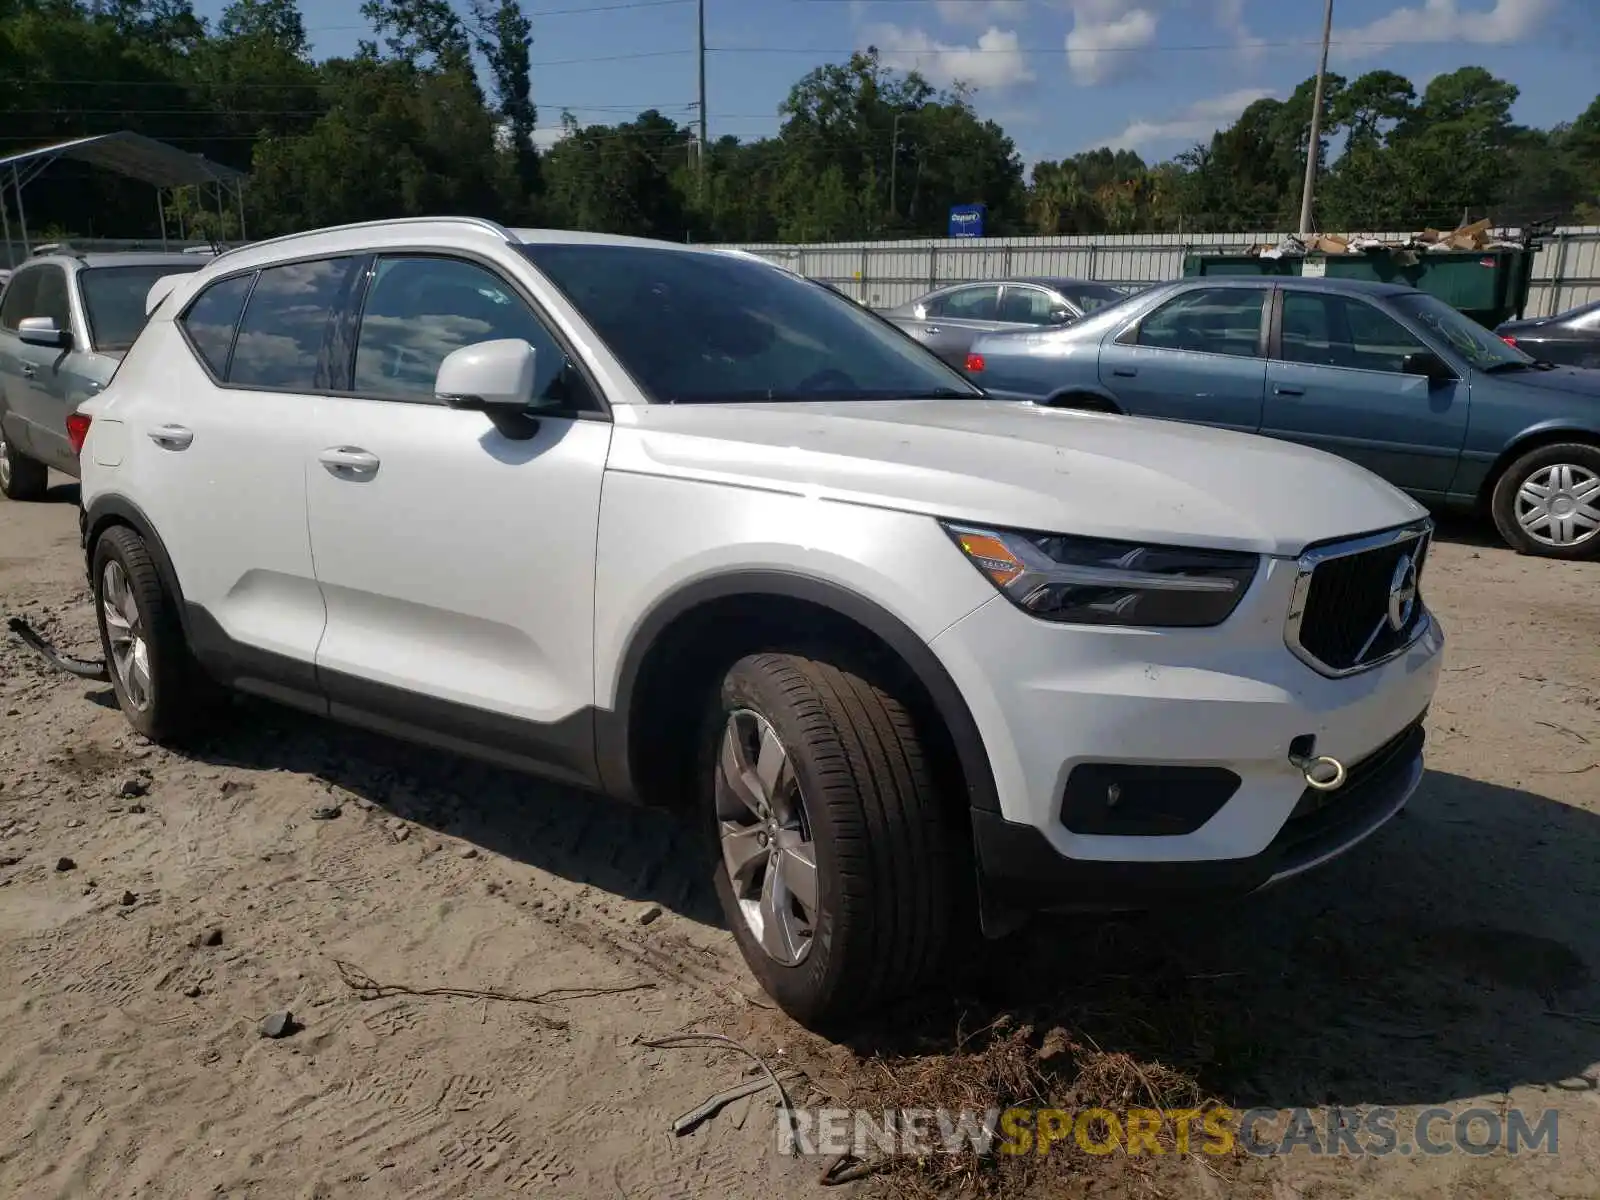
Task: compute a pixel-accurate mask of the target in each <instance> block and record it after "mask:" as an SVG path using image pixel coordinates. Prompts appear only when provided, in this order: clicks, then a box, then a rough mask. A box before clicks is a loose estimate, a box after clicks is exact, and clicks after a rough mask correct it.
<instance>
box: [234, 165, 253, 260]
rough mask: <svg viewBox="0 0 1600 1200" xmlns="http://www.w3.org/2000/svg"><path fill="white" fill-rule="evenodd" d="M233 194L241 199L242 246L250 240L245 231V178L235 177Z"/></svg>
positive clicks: (240, 236)
mask: <svg viewBox="0 0 1600 1200" xmlns="http://www.w3.org/2000/svg"><path fill="white" fill-rule="evenodd" d="M233 195H234V198H235V199H237V200H238V201H239V244H240V245H241V246H242V245H243V244H244V243H245V242H246V241H248V240H249V239H248V238H246V237H245V232H244V180H243V179H235V180H234V181H233Z"/></svg>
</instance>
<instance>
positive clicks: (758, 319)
mask: <svg viewBox="0 0 1600 1200" xmlns="http://www.w3.org/2000/svg"><path fill="white" fill-rule="evenodd" d="M521 249H522V252H523V254H525V255H527V257H528V258H529V259H530V260H531V261H532V262H533V263H534V265H535V266H537V267H538V268H539V269H540V270H541V271H542V272H543V273H544V274H545V276H546V277H548V278H549V279H550V281H551V282H552V283H554V284H555V286H556V287H558V288H560V289H561V290H562V291H563V292H564V293H565V294H566V295H567V297H568V298H569V299H570V300H571V302H572V303H573V305H574V306H575V307H576V308H577V309H578V311H579V312H580V313H581V314H582V315H583V318H584V320H586V321H587V322H588V323H589V325H590V326H591V327H592V328H593V329H594V330H595V332H596V333H597V334H599V336H600V337H601V338H603V339H604V340H605V342H606V344H607V345H608V346H609V347H610V349H611V351H612V353H613V354H615V355H616V356H617V357H618V359H620V360H621V362H622V364H623V366H625V367H626V368H627V369H628V371H629V373H630V374H631V375H632V376H633V378H634V380H635V381H636V382H637V383H638V385H639V387H640V389H641V390H642V391H643V392H644V393H645V395H646V396H647V397H649V398H650V399H652V400H655V401H659V402H662V403H668V404H672V403H692V402H706V401H741V400H745V401H751V400H835V401H837V400H881V399H893V398H895V397H914V396H929V395H939V396H971V397H974V398H981V397H982V395H983V393H981V392H980V391H978V390H977V389H976V388H975V387H973V386H972V384H970V383H968V382H967V381H966V380H965V379H964V378H963V377H962V376H961V375H960V374H959V373H958V372H956V371H955V370H954V369H953V368H951V367H948V366H946V365H945V364H944V363H942V362H940V361H939V359H938V358H936V357H935V356H934V355H933V354H931V353H930V352H929V351H927V350H926V349H924V348H923V347H921V346H919V345H918V344H917V343H916V342H914V341H912V340H911V339H910V338H908V337H906V336H905V335H904V334H903V333H901V332H900V331H899V330H898V329H896V328H895V327H894V326H892V325H890V324H889V323H888V322H886V321H884V320H883V319H882V318H880V317H877V316H874V315H873V314H872V313H870V312H867V311H866V310H865V309H863V308H862V307H861V306H860V305H859V304H856V303H855V302H854V301H852V300H847V299H846V298H845V297H843V296H840V295H839V294H838V293H836V292H831V291H829V290H828V289H827V288H820V287H817V286H816V285H815V284H812V283H809V282H807V281H806V280H804V279H797V278H795V277H794V276H792V275H789V274H788V273H786V272H784V271H780V270H776V269H774V268H773V267H770V266H768V265H766V264H764V263H756V262H750V261H747V260H745V259H741V258H734V257H733V256H731V255H725V254H714V253H706V252H696V251H690V250H671V249H658V248H655V247H642V246H614V245H613V246H607V245H585V244H581V243H566V244H560V243H551V244H542V245H541V244H534V245H525V246H523V247H522V248H521Z"/></svg>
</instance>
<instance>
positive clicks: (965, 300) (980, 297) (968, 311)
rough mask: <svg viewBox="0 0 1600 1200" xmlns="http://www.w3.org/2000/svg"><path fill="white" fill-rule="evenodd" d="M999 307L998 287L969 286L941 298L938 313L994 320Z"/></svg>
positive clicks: (964, 317)
mask: <svg viewBox="0 0 1600 1200" xmlns="http://www.w3.org/2000/svg"><path fill="white" fill-rule="evenodd" d="M999 307H1000V289H999V288H998V287H969V288H962V289H961V290H960V291H955V292H951V293H950V294H949V295H947V296H945V297H944V298H943V299H942V300H940V301H939V305H938V311H937V314H936V315H938V316H941V317H953V318H955V319H956V320H966V321H992V320H994V319H995V312H996V311H997V310H998V309H999Z"/></svg>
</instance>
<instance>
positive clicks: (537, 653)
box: [307, 255, 611, 782]
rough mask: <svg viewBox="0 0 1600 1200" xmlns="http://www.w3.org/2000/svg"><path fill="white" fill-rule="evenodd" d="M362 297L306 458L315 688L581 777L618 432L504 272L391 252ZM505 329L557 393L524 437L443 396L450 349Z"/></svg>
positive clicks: (397, 721) (358, 714)
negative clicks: (601, 546) (603, 528)
mask: <svg viewBox="0 0 1600 1200" xmlns="http://www.w3.org/2000/svg"><path fill="white" fill-rule="evenodd" d="M366 287H367V292H366V298H365V303H364V307H363V308H362V311H361V315H360V318H359V323H358V325H357V327H356V329H355V330H354V337H353V343H354V353H353V357H352V359H351V361H350V363H349V365H348V370H349V375H348V377H347V379H346V381H345V385H344V391H345V393H346V394H345V395H342V396H337V397H329V398H328V399H326V400H325V401H324V404H323V406H322V408H321V410H320V415H319V418H318V421H317V425H316V446H315V448H314V449H313V450H312V452H311V455H310V461H309V463H308V468H309V477H308V486H307V495H308V500H309V507H310V528H311V543H312V547H313V549H314V551H315V553H316V563H317V581H318V583H319V584H320V585H321V588H322V594H323V596H324V598H325V599H326V602H327V611H328V626H327V631H326V633H325V634H324V635H323V638H322V643H321V645H320V646H319V647H318V650H317V670H318V676H319V680H320V682H321V685H322V687H323V690H324V691H325V693H326V694H327V696H328V698H329V700H330V702H331V703H332V705H333V708H334V710H335V713H336V715H342V716H345V717H347V718H349V719H352V720H356V721H361V722H364V723H367V724H370V725H373V726H375V727H378V728H386V729H392V730H394V731H395V732H400V733H404V734H406V735H408V736H412V737H419V738H422V739H424V740H430V741H433V742H435V743H439V744H444V745H455V746H459V747H461V748H463V749H472V750H475V751H477V752H479V753H483V752H488V753H491V754H498V755H499V756H500V757H503V758H505V759H507V760H508V761H513V762H516V763H518V764H521V765H536V766H539V767H542V768H543V769H545V770H546V771H547V772H549V773H552V774H555V775H557V776H560V777H564V778H570V779H573V780H575V781H580V782H582V781H588V780H590V779H592V778H593V774H594V755H593V743H592V728H591V721H590V708H591V706H592V705H593V703H594V647H593V627H594V566H595V563H594V550H595V537H596V534H597V531H598V526H599V514H600V484H601V478H602V475H603V474H604V471H605V461H606V453H607V450H608V449H609V446H610V442H611V424H610V421H609V420H608V419H605V418H604V416H603V415H602V414H601V413H600V412H599V411H598V406H597V405H596V404H595V402H594V400H593V393H592V392H591V391H589V389H588V385H587V383H586V382H585V381H584V379H583V378H582V376H581V375H580V374H579V372H578V371H577V370H576V368H574V367H573V366H572V365H571V364H570V363H569V362H568V359H567V356H566V354H565V352H564V349H563V347H562V345H561V344H560V343H559V342H558V341H557V339H556V338H555V337H554V336H553V335H552V334H551V333H550V332H549V331H548V329H547V328H546V327H545V325H544V324H543V322H541V320H540V319H539V317H538V316H537V315H536V314H535V312H534V310H533V308H532V306H531V305H530V304H529V303H528V302H527V300H526V299H525V298H524V296H523V294H522V292H521V291H520V289H519V288H518V287H516V286H515V285H514V284H513V283H512V282H511V281H510V280H509V279H508V278H506V277H504V276H502V275H500V274H499V273H498V272H496V271H493V270H490V269H489V268H487V267H485V266H482V265H480V264H478V263H474V262H467V261H464V260H460V259H454V258H448V257H440V256H432V255H401V256H394V257H386V258H379V259H377V260H376V261H375V263H374V264H373V266H372V268H371V270H370V271H369V275H368V282H367V285H366ZM497 338H522V339H524V340H526V341H527V342H529V343H530V344H531V345H532V346H533V347H534V350H535V352H536V354H537V362H538V379H537V381H536V383H535V387H534V394H533V395H532V396H530V397H529V399H530V401H532V400H534V399H535V398H548V397H550V396H554V395H556V394H557V392H558V390H561V391H564V393H565V395H566V396H567V397H570V398H571V399H572V401H573V405H574V409H572V410H569V412H570V415H566V416H556V417H550V416H541V417H540V419H539V421H538V426H537V430H536V432H534V433H533V435H532V436H531V437H527V438H525V439H523V438H519V437H517V436H514V435H513V436H508V435H507V434H506V433H503V432H501V430H500V428H499V427H497V426H496V424H495V423H494V422H493V421H492V420H491V419H490V418H489V417H488V416H486V415H485V414H483V413H479V412H464V411H459V410H456V409H452V408H449V407H447V406H446V405H444V404H443V403H442V402H439V401H436V400H435V399H434V392H433V384H434V376H435V374H436V372H437V370H438V367H439V363H440V362H441V361H442V360H443V359H444V357H445V356H446V355H447V354H448V353H449V352H450V351H452V350H454V349H457V348H458V347H460V346H465V345H470V344H472V343H475V342H482V341H489V340H492V339H497ZM585 408H587V411H584V410H585ZM514 432H515V431H513V434H514Z"/></svg>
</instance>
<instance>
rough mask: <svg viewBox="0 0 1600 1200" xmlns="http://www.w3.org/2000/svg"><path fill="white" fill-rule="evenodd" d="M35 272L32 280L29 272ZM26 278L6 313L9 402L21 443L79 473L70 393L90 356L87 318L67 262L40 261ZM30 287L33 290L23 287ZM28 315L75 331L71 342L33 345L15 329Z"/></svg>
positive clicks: (34, 454)
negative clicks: (75, 299)
mask: <svg viewBox="0 0 1600 1200" xmlns="http://www.w3.org/2000/svg"><path fill="white" fill-rule="evenodd" d="M29 276H31V277H32V278H31V280H29V279H27V278H26V277H29ZM19 280H22V281H23V283H22V284H21V285H19V286H18V288H17V290H18V291H19V292H20V293H21V294H20V295H19V296H17V297H16V301H17V302H16V303H15V304H11V303H9V301H10V300H11V297H10V296H8V304H7V306H6V318H7V320H8V321H9V322H10V328H8V330H7V335H8V336H7V341H8V343H9V353H8V357H9V358H10V359H11V360H12V365H11V366H10V367H9V368H8V370H7V380H6V389H5V392H6V404H7V406H8V407H9V408H10V410H11V411H12V413H13V414H15V418H16V420H17V421H18V422H19V423H20V425H21V429H20V431H19V432H20V433H21V437H20V438H19V439H18V444H19V445H21V446H23V447H25V448H26V450H27V452H28V455H29V456H30V457H32V458H36V459H38V460H39V461H40V462H43V463H46V464H48V465H49V466H52V467H54V468H56V470H58V471H65V472H67V473H69V474H72V475H76V474H77V473H78V464H77V456H76V455H74V454H73V453H72V444H71V443H70V442H68V441H67V411H68V408H67V396H68V393H69V392H70V391H71V390H72V389H71V388H70V386H69V385H70V382H71V380H72V378H73V377H74V371H75V370H76V368H77V365H78V360H80V359H82V358H83V357H84V355H83V352H82V350H81V349H78V347H81V346H82V345H83V344H84V339H83V334H82V332H81V331H82V323H81V322H75V321H74V320H73V316H72V301H71V290H70V286H69V283H68V280H67V272H66V268H64V267H63V266H61V265H60V264H59V263H40V264H38V265H37V266H33V267H30V268H28V269H27V270H26V271H24V272H21V273H20V274H19ZM24 287H26V288H27V289H28V290H23V288H24ZM24 317H48V318H50V320H52V321H54V322H55V325H56V328H57V329H62V330H65V331H67V332H68V333H69V334H71V335H72V336H71V339H70V340H69V341H68V343H67V345H66V346H65V347H57V346H30V345H28V344H27V343H26V342H24V341H22V339H21V338H20V337H18V336H17V335H16V334H15V332H13V331H14V330H15V328H16V323H17V322H19V321H21V320H22V319H23V318H24Z"/></svg>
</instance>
